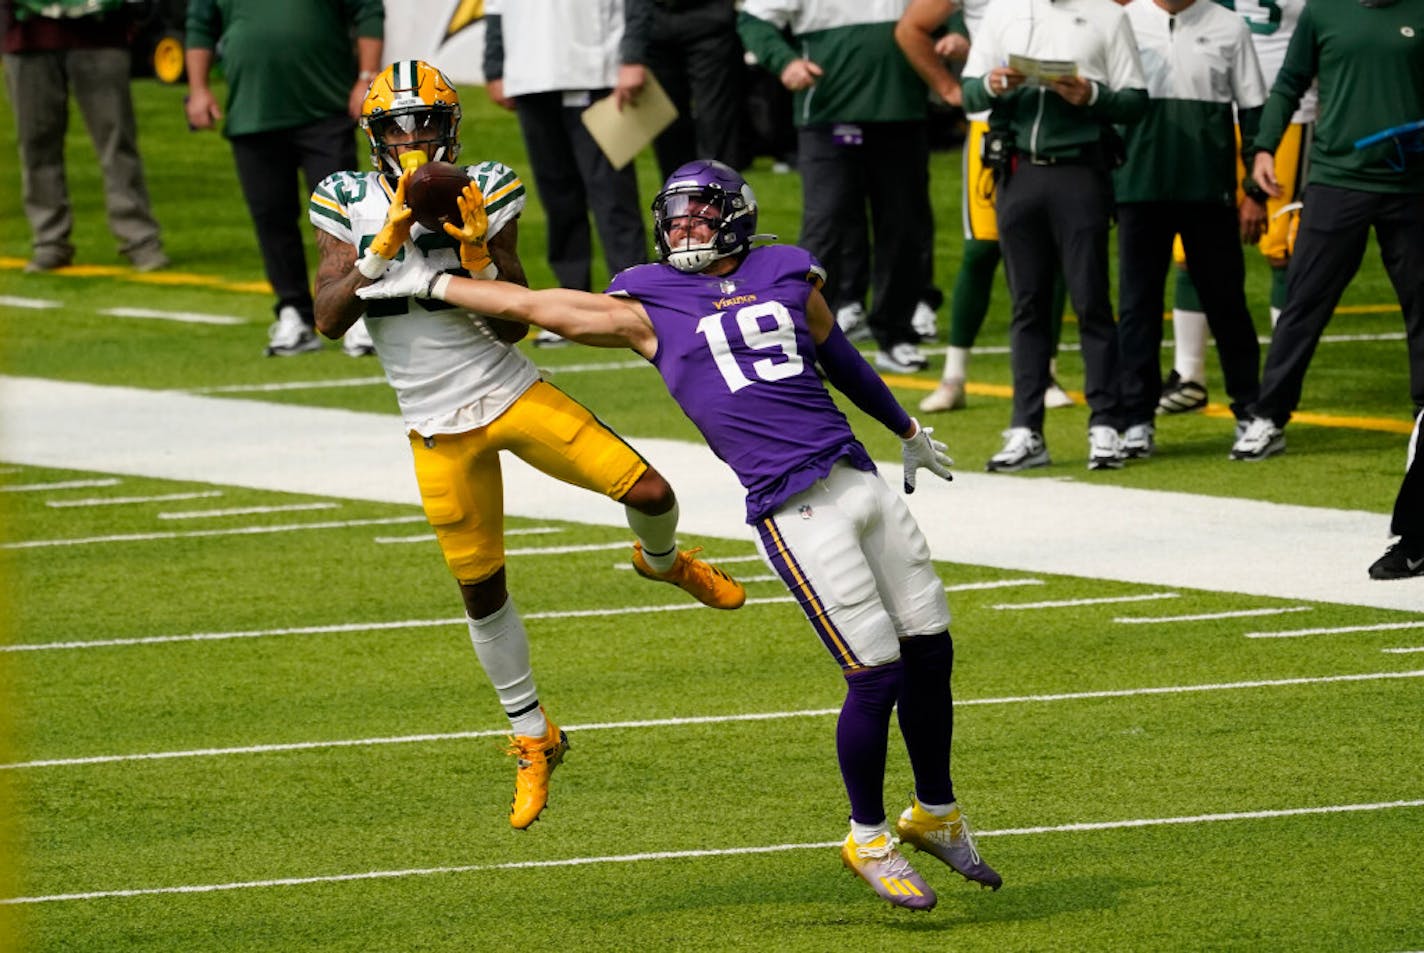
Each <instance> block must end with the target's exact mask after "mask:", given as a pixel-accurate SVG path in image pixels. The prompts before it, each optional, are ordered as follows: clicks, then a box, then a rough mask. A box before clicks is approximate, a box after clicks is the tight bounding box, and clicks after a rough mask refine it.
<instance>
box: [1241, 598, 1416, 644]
mask: <svg viewBox="0 0 1424 953" xmlns="http://www.w3.org/2000/svg"><path fill="white" fill-rule="evenodd" d="M1420 596H1421V598H1424V591H1421V592H1420ZM1400 629H1424V619H1420V620H1419V621H1418V622H1380V623H1378V624H1376V625H1341V626H1335V627H1334V628H1329V629H1288V630H1286V631H1284V632H1247V633H1246V638H1248V639H1296V638H1300V637H1302V636H1306V635H1344V634H1347V633H1350V632H1397V631H1398V630H1400Z"/></svg>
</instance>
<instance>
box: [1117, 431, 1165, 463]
mask: <svg viewBox="0 0 1424 953" xmlns="http://www.w3.org/2000/svg"><path fill="white" fill-rule="evenodd" d="M1156 438H1157V432H1156V429H1155V428H1154V427H1153V425H1152V424H1133V425H1132V426H1131V427H1128V428H1127V429H1126V430H1124V431H1123V433H1122V455H1123V456H1124V457H1126V458H1127V459H1128V460H1146V459H1147V458H1148V457H1150V456H1152V452H1153V451H1154V450H1156V449H1157V439H1156Z"/></svg>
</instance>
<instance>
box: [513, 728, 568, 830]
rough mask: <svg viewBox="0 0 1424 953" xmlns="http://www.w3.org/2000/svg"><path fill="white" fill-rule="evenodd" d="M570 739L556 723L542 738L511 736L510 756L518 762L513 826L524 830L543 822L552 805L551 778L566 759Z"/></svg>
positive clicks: (515, 775) (515, 776)
mask: <svg viewBox="0 0 1424 953" xmlns="http://www.w3.org/2000/svg"><path fill="white" fill-rule="evenodd" d="M568 750H569V738H568V736H567V735H565V734H564V733H563V731H561V730H560V729H559V726H558V725H556V724H554V723H553V722H552V721H550V722H549V730H548V732H546V733H545V735H544V737H542V738H530V737H527V736H525V735H511V736H510V738H509V747H508V748H507V749H506V750H505V753H506V754H512V755H514V756H515V758H517V759H518V761H517V764H518V767H517V769H516V770H515V773H514V801H513V802H512V803H511V804H510V805H509V823H510V826H512V827H513V828H514V829H515V830H517V831H522V830H524V829H525V828H526V827H528V826H529V825H530V824H533V823H534V822H535V821H537V820H538V819H539V814H540V812H542V811H543V810H544V805H546V804H548V803H549V775H551V774H553V773H554V769H555V768H557V767H558V766H559V764H560V763H562V762H563V760H564V752H566V751H568Z"/></svg>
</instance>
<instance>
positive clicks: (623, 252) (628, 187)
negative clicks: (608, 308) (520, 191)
mask: <svg viewBox="0 0 1424 953" xmlns="http://www.w3.org/2000/svg"><path fill="white" fill-rule="evenodd" d="M608 93H609V90H606V89H596V90H590V97H591V99H590V101H593V100H597V99H599V98H601V97H603V96H606V95H608ZM514 101H515V105H516V108H517V109H518V112H519V130H520V132H521V133H522V134H523V136H524V147H525V149H526V150H528V152H529V165H530V166H531V167H532V169H533V172H534V185H535V187H536V188H537V189H538V190H539V201H540V202H542V203H543V205H544V214H545V215H546V216H547V218H548V227H549V245H548V248H549V267H550V268H551V269H553V272H554V277H555V278H557V279H558V282H559V284H560V286H562V287H564V288H578V289H580V290H583V291H589V290H592V282H593V275H592V260H593V238H592V234H591V232H590V230H589V225H588V214H589V212H590V211H592V212H593V221H594V224H595V225H596V226H597V228H598V240H599V241H600V242H601V243H602V244H603V260H604V262H605V263H606V264H607V266H608V273H609V277H610V278H611V277H612V276H613V275H615V274H617V273H618V272H620V271H622V270H623V269H624V268H631V267H632V266H633V265H641V264H642V263H643V262H645V261H647V260H648V232H647V229H646V227H645V226H644V225H643V207H642V203H641V202H640V201H639V199H638V174H637V170H636V168H635V166H634V163H631V162H630V163H628V165H626V166H624V167H623V168H622V169H615V168H613V166H612V165H610V164H609V162H608V157H607V156H605V155H604V154H603V151H602V150H601V149H599V148H598V143H596V142H594V141H593V137H592V136H590V135H589V134H588V130H587V129H585V128H584V125H583V120H582V119H581V118H580V114H581V113H582V112H583V110H584V108H585V107H584V106H581V105H573V106H565V105H564V94H563V93H562V92H550V93H529V94H527V95H524V96H517V97H515V100H514Z"/></svg>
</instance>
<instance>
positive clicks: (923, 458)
mask: <svg viewBox="0 0 1424 953" xmlns="http://www.w3.org/2000/svg"><path fill="white" fill-rule="evenodd" d="M910 420H911V421H912V422H913V423H914V425H915V428H916V429H915V435H914V436H913V437H911V438H910V439H909V440H905V439H903V438H902V439H901V440H900V454H901V458H902V459H903V460H904V463H905V492H906V493H913V492H915V471H916V470H918V469H919V468H920V467H924V468H925V469H926V470H928V471H930V472H931V473H933V474H934V475H935V476H938V477H944V478H945V479H946V480H953V479H954V474H952V473H950V472H949V468H950V467H952V466H954V461H953V460H951V459H949V456H948V455H947V454H946V453H945V451H946V450H948V449H949V448H948V447H946V446H945V445H944V444H942V443H940V442H939V441H938V440H935V439H934V438H933V437H931V436H930V434H932V433H934V428H933V427H921V426H920V422H919V421H918V420H915V419H914V418H913V417H911V418H910Z"/></svg>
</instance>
